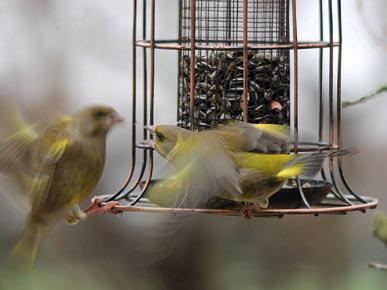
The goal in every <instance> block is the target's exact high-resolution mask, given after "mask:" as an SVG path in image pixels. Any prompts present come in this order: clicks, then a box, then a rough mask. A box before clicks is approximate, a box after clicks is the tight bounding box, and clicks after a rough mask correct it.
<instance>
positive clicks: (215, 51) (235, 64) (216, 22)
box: [108, 0, 378, 217]
mask: <svg viewBox="0 0 387 290" xmlns="http://www.w3.org/2000/svg"><path fill="white" fill-rule="evenodd" d="M160 1H161V0H160ZM155 2H156V1H155V0H143V1H137V0H132V3H133V15H132V21H133V23H132V59H133V62H132V86H133V91H132V95H131V109H132V131H131V133H132V144H133V147H132V148H131V155H132V161H131V165H130V169H129V173H128V177H127V179H126V181H125V182H124V184H123V186H122V188H121V189H120V190H119V191H118V192H117V193H116V194H113V195H111V196H109V198H108V200H110V201H112V200H115V201H122V202H123V203H122V205H120V206H117V207H116V208H117V209H120V210H123V211H140V212H203V213H209V214H218V215H240V212H239V210H238V205H236V204H224V207H221V208H212V207H211V203H210V202H209V204H208V207H206V208H199V209H189V208H161V207H157V206H154V205H152V204H150V203H149V202H148V201H147V200H146V198H144V196H145V194H146V191H147V189H148V188H149V186H151V185H152V182H153V181H152V175H153V168H154V167H153V161H154V158H153V154H154V153H153V151H152V150H151V149H150V148H146V147H145V148H144V146H142V145H141V144H139V143H138V142H139V141H140V140H144V139H147V138H151V136H148V134H147V131H146V130H145V129H144V131H143V133H142V136H138V135H137V133H136V132H137V128H138V126H140V128H144V127H145V126H147V125H153V123H154V117H155V115H156V114H157V113H158V110H157V108H156V107H155V97H162V96H161V95H160V94H158V92H156V91H155V88H156V86H155V84H156V83H157V81H158V77H157V75H156V74H155V60H156V53H155V52H156V50H164V51H168V52H170V53H172V54H176V57H177V58H178V66H177V67H176V70H177V73H178V79H177V84H178V86H177V87H178V89H177V92H176V97H177V108H176V111H177V120H176V124H177V125H179V126H181V127H184V128H188V129H191V130H202V129H209V128H212V127H213V126H215V125H217V124H219V122H221V121H223V120H228V119H237V120H242V121H245V122H250V123H275V124H287V125H291V126H292V128H294V132H295V136H294V144H293V150H292V151H293V153H304V152H323V151H328V152H329V151H333V150H337V149H341V148H343V141H344V138H343V135H342V127H341V120H342V111H341V79H342V18H341V17H342V15H341V0H337V1H335V2H334V3H333V0H318V1H313V2H314V4H313V5H316V6H317V7H316V9H317V10H318V11H319V16H320V18H319V20H318V21H316V22H318V25H319V30H318V34H317V35H316V36H315V39H318V41H315V40H313V41H308V40H301V39H299V38H298V32H299V29H302V28H301V27H299V26H298V25H297V16H298V14H297V4H298V3H297V2H302V1H296V0H291V1H290V0H178V10H177V11H176V12H175V13H176V14H177V16H178V23H177V25H178V33H177V36H176V39H159V38H158V37H157V33H156V32H157V27H156V16H157V18H158V19H159V20H161V21H162V19H163V17H165V18H166V17H170V15H169V14H166V15H159V14H157V13H158V11H157V9H156V3H155ZM169 4H170V0H169V1H165V5H169ZM168 13H172V12H171V11H169V12H168ZM139 15H141V18H142V19H141V23H139V18H140V17H139ZM148 27H149V31H150V33H149V34H148ZM326 27H328V36H329V37H328V39H326V38H325V37H324V29H325V28H326ZM138 31H141V32H140V33H138ZM334 32H335V33H334ZM336 32H337V35H336ZM305 49H308V50H316V51H317V53H318V55H319V58H318V61H317V62H316V64H315V65H314V66H312V68H313V69H318V72H319V75H318V79H316V83H318V85H319V93H318V95H316V96H315V97H316V98H317V99H318V102H317V103H318V112H319V113H318V114H317V116H316V118H317V123H318V128H316V133H317V134H316V135H318V140H316V141H315V142H309V143H303V142H300V140H299V137H298V135H297V134H298V133H297V132H298V131H299V130H298V128H299V125H300V123H299V119H300V116H299V115H300V111H299V101H300V99H302V98H303V97H305V96H303V95H301V94H300V92H299V74H300V73H302V74H308V71H302V72H301V71H300V69H299V52H300V50H305ZM157 56H158V57H162V55H159V54H158V55H157ZM325 57H327V58H328V62H324V58H325ZM334 58H337V62H335V61H334ZM291 60H292V61H291ZM326 64H327V65H326ZM138 67H141V73H142V74H143V85H142V86H141V87H138V85H137V76H138V73H139V72H138ZM308 69H310V68H308ZM324 79H327V80H328V82H327V83H326V84H325V83H324V82H323V80H324ZM139 96H141V98H140V97H139ZM309 97H310V96H309ZM141 103H142V104H141ZM139 105H141V107H142V108H143V109H142V110H143V112H142V120H141V121H139V120H138V119H137V114H138V107H139ZM311 109H313V108H311ZM172 110H173V109H171V112H172ZM325 123H328V126H329V128H328V130H327V131H328V134H325V132H326V130H325V129H326V128H324V127H325ZM139 151H143V152H142V154H140V155H142V158H141V160H138V159H137V158H136V156H137V153H138V152H139ZM377 203H378V201H377V200H376V199H374V198H371V197H367V196H363V195H360V194H358V193H357V192H355V191H354V190H353V189H352V188H351V187H350V185H349V182H348V181H347V179H346V177H345V173H344V170H343V162H342V159H341V157H337V158H334V157H331V158H329V160H328V170H326V169H323V170H322V171H321V178H320V180H299V179H296V180H294V181H290V182H289V184H288V185H287V186H286V187H285V188H283V189H282V190H281V191H280V192H279V193H277V194H275V195H274V196H272V198H271V199H270V202H269V208H267V209H262V210H260V211H257V212H255V215H256V216H280V217H282V216H283V215H285V214H314V215H318V214H344V213H346V212H349V211H363V212H365V211H366V210H367V209H373V208H375V207H376V206H377Z"/></svg>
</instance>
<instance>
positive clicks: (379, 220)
mask: <svg viewBox="0 0 387 290" xmlns="http://www.w3.org/2000/svg"><path fill="white" fill-rule="evenodd" d="M373 235H374V237H376V238H377V239H378V240H380V241H382V242H383V243H384V244H385V245H386V246H387V216H386V215H385V214H383V213H381V212H378V213H376V214H375V216H374V221H373Z"/></svg>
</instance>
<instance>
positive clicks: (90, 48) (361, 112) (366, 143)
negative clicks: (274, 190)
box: [0, 0, 387, 290]
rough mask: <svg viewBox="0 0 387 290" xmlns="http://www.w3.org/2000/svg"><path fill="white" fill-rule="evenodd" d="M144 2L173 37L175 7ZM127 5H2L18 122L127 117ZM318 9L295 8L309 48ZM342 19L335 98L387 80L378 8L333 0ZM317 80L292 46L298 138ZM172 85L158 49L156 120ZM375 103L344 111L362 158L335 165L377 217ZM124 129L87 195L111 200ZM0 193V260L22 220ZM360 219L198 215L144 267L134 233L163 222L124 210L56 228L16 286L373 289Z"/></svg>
mask: <svg viewBox="0 0 387 290" xmlns="http://www.w3.org/2000/svg"><path fill="white" fill-rule="evenodd" d="M156 2H157V24H156V25H157V31H156V35H157V37H159V38H168V37H172V38H173V37H174V36H175V35H176V33H177V17H178V14H177V12H178V9H177V1H170V0H169V1H167V0H163V1H162V0H160V1H156ZM131 6H132V1H129V0H114V1H106V0H93V1H91V0H84V1H75V0H67V1H60V0H34V1H31V0H13V1H6V0H0V36H1V37H0V95H2V96H5V97H9V98H13V99H16V100H17V102H18V103H19V104H20V107H21V110H22V111H23V112H24V114H25V118H26V119H27V120H28V121H30V122H33V121H35V120H38V119H40V118H42V117H43V116H45V115H48V114H49V112H52V111H61V112H66V113H72V112H75V111H76V110H78V109H79V108H81V107H83V106H84V105H87V104H92V103H105V104H109V105H111V106H114V107H115V108H116V109H117V110H118V111H119V112H120V113H121V114H122V115H123V116H124V117H125V118H126V119H127V120H130V111H131V107H130V103H131V102H130V100H131V87H132V84H131V66H130V65H131V63H132V61H133V60H132V59H131V52H130V51H131V43H130V39H131V15H132V11H131V9H132V7H131ZM317 9H318V1H298V10H299V17H300V18H299V30H300V35H299V39H301V40H315V39H317V37H318V34H317V32H318V10H317ZM342 11H343V29H344V31H343V33H344V50H343V57H344V59H343V99H344V100H349V101H350V100H355V99H357V98H359V97H362V96H364V95H367V94H368V93H370V92H372V91H373V90H374V89H375V88H377V87H378V86H380V85H383V84H385V83H387V20H386V17H385V12H386V11H387V2H386V1H384V0H374V1H365V0H343V1H342ZM140 75H141V73H139V78H138V83H139V86H140V85H141V84H142V79H141V77H140ZM317 76H318V54H317V51H316V52H315V51H311V50H305V51H301V52H300V98H301V107H302V109H301V115H300V118H301V120H300V122H301V129H305V130H306V131H309V132H313V131H315V130H316V126H317V118H316V112H317V111H316V110H317V109H316V106H314V104H316V102H317V100H318V87H317V85H318V78H317ZM176 87H177V55H176V54H175V53H171V52H166V51H161V52H157V53H156V88H155V89H156V111H157V114H156V123H174V122H175V121H176V120H175V118H176V110H175V108H176ZM325 93H326V92H325ZM140 97H141V96H140ZM1 105H2V104H0V106H1ZM386 106H387V95H381V96H380V98H376V99H374V100H371V101H369V102H366V103H364V104H361V105H357V106H353V107H349V108H347V109H345V110H344V116H343V118H344V119H343V127H344V135H345V145H346V146H347V147H356V148H358V149H359V150H360V153H359V154H357V155H355V156H353V157H350V158H348V159H347V160H346V161H345V168H346V172H347V175H348V179H349V180H350V181H351V184H352V185H353V187H354V188H355V189H356V190H357V191H358V192H360V193H361V194H364V195H372V196H374V197H377V198H378V199H379V200H380V205H379V207H378V210H379V211H384V212H387V206H386V205H385V204H386V203H385V202H386V201H387V196H386V194H385V192H386V187H385V182H384V179H385V174H386V172H387V149H386V148H387V147H386V145H387V133H386V132H385V129H384V124H385V123H386V122H387V114H386V113H385V112H386V109H385V108H386ZM139 120H141V116H140V115H139ZM304 127H305V128H304ZM130 130H131V129H130V124H129V122H127V124H126V125H123V126H120V127H119V128H116V129H115V130H114V131H113V132H112V134H111V135H110V137H109V141H108V155H107V165H106V168H105V172H104V175H103V177H102V179H101V181H100V183H99V185H98V187H97V189H96V191H95V194H106V193H111V192H114V191H116V190H117V189H118V188H119V186H120V184H121V183H122V182H123V180H124V178H125V177H126V173H127V169H128V166H129V164H130V161H131V160H130V146H131V144H130V134H131V132H130ZM139 157H140V156H139ZM161 163H163V162H162V161H161V160H159V159H158V160H157V164H161ZM158 168H159V166H158V167H157V168H156V176H159V175H160V172H159V171H158V170H157V169H158ZM7 189H8V188H7V185H6V183H4V185H3V183H2V184H1V188H0V194H1V203H0V259H1V262H4V261H5V260H6V259H7V256H8V255H9V252H10V249H12V246H13V245H14V243H15V242H16V240H17V238H18V237H19V234H20V233H21V231H22V228H23V224H24V220H25V217H26V212H25V211H23V210H21V209H20V207H19V206H18V205H17V204H15V203H14V202H13V200H12V199H11V198H9V197H8V196H9V192H8V191H7ZM372 216H373V212H372V211H370V212H367V214H362V213H351V214H348V215H345V216H319V217H314V216H286V217H285V218H283V219H270V218H267V219H252V220H245V219H243V218H232V217H215V216H196V217H194V218H193V219H192V220H191V221H190V223H189V224H188V225H187V226H186V227H184V229H183V230H182V233H180V235H179V236H176V243H175V246H174V247H173V248H172V250H171V251H170V253H169V255H168V256H167V257H166V258H163V259H158V261H156V262H154V261H153V259H152V257H153V255H154V256H156V255H157V253H156V254H153V253H152V252H151V251H149V252H146V253H142V252H141V251H140V250H136V249H138V247H139V245H138V243H142V242H143V241H142V240H141V239H140V238H138V237H140V236H141V235H142V234H143V233H144V232H146V231H147V229H148V228H149V227H152V226H157V224H158V222H160V220H163V219H164V218H165V216H162V215H149V214H148V215H147V214H138V213H129V214H124V215H122V216H110V215H103V216H97V217H92V218H90V219H89V220H87V222H84V223H80V224H78V225H77V226H75V227H70V226H67V225H65V224H64V223H62V224H60V225H58V226H57V227H56V228H55V229H54V231H53V232H52V233H51V234H50V236H49V238H48V239H47V240H46V241H45V243H44V245H43V247H42V251H41V253H40V256H39V259H38V263H37V270H36V275H35V276H34V277H26V278H25V284H24V287H25V288H23V289H30V288H31V289H37V288H38V289H203V290H204V289H224V290H227V289H235V288H240V289H246V290H248V289H385V288H384V287H385V285H386V282H387V274H386V273H385V272H378V271H375V270H370V269H368V267H367V264H368V262H369V261H378V262H385V263H387V250H386V248H385V246H384V245H383V244H382V243H381V242H379V241H377V240H375V239H374V238H373V237H372V235H371V232H372ZM154 247H155V246H154ZM156 248H157V245H156ZM156 251H157V250H156ZM19 278H20V279H24V278H21V277H19ZM139 287H141V288H139Z"/></svg>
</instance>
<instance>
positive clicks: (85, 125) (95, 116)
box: [74, 105, 124, 138]
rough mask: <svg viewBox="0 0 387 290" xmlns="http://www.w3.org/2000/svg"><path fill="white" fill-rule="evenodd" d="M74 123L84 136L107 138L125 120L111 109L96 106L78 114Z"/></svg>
mask: <svg viewBox="0 0 387 290" xmlns="http://www.w3.org/2000/svg"><path fill="white" fill-rule="evenodd" d="M74 121H75V126H76V128H77V129H78V131H79V133H80V134H81V135H82V136H85V137H91V138H93V137H105V136H106V134H107V133H108V132H109V131H110V129H111V128H112V127H113V126H114V125H115V124H117V123H121V122H123V121H124V119H123V118H122V117H121V116H120V115H119V114H118V113H117V112H116V110H115V109H113V108H111V107H108V106H105V105H95V106H91V107H88V108H86V109H83V110H81V111H79V112H78V113H76V114H75V116H74Z"/></svg>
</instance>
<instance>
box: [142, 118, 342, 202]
mask: <svg viewBox="0 0 387 290" xmlns="http://www.w3.org/2000/svg"><path fill="white" fill-rule="evenodd" d="M149 130H150V131H151V132H152V133H153V134H154V135H155V139H153V140H152V141H151V143H150V145H151V146H152V147H153V148H154V149H155V150H156V151H157V152H159V153H160V154H161V155H162V156H163V157H165V158H166V159H168V160H169V161H171V163H172V164H173V165H174V166H175V167H176V175H175V176H173V177H172V178H169V179H166V180H163V181H160V182H159V183H158V184H156V185H154V186H153V187H152V188H151V189H150V192H149V194H148V196H149V199H150V200H151V201H153V202H155V203H157V204H160V205H163V206H168V205H169V206H171V204H173V202H175V204H176V205H182V204H183V205H187V203H182V202H185V201H186V200H193V201H194V202H190V203H188V205H189V206H195V205H198V204H200V203H205V202H206V201H207V200H208V199H209V198H210V197H212V196H220V197H223V198H226V199H229V200H233V201H238V202H248V203H252V204H253V205H255V206H256V207H259V208H266V207H267V206H268V199H269V197H270V196H272V195H273V194H275V193H276V192H277V191H278V190H279V189H280V188H281V187H282V186H283V185H284V184H285V183H286V182H287V181H288V179H290V178H293V177H298V176H300V175H304V176H314V175H315V174H317V173H318V172H319V171H320V169H321V167H322V165H323V162H324V160H325V158H326V157H327V156H328V153H313V154H288V152H289V147H290V146H289V144H290V138H289V134H288V132H289V130H288V127H287V126H278V125H252V124H242V122H237V121H234V122H231V123H229V124H225V125H223V126H220V127H217V128H215V129H213V130H207V131H201V132H190V131H187V130H184V129H182V128H178V127H176V126H171V125H161V126H156V127H154V128H149ZM257 152H270V153H273V152H279V153H278V154H270V153H257ZM347 153H349V152H347V151H342V152H340V153H339V152H335V153H334V154H336V155H338V154H347Z"/></svg>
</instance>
